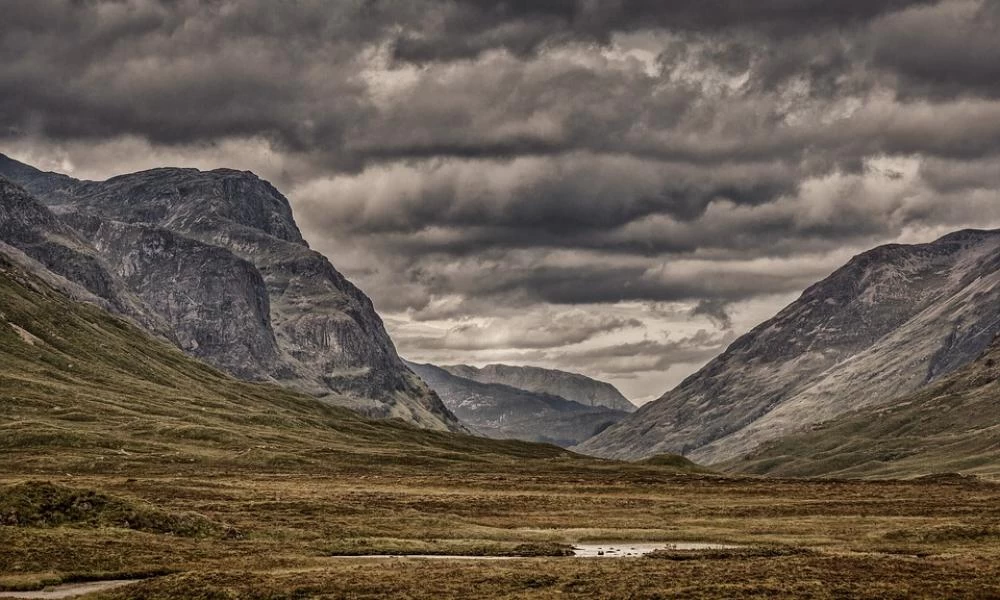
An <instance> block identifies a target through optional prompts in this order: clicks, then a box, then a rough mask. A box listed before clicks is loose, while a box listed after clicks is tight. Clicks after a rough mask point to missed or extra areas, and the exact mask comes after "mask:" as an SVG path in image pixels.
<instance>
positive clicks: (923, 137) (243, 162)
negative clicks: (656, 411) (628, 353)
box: [0, 0, 1000, 367]
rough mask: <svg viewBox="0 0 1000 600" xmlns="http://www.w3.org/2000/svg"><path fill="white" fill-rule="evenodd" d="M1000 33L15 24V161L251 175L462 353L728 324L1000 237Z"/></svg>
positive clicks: (200, 16) (394, 18) (344, 23)
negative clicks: (663, 323)
mask: <svg viewBox="0 0 1000 600" xmlns="http://www.w3.org/2000/svg"><path fill="white" fill-rule="evenodd" d="M998 23H1000V7H998V5H997V3H996V2H989V1H986V0H938V1H930V0H928V1H922V0H912V1H910V0H842V1H839V2H830V1H828V0H801V1H797V2H790V1H788V0H758V1H755V2H747V1H745V0H712V1H710V2H705V1H704V0H656V1H654V0H615V1H613V2H595V1H593V0H549V1H534V2H529V1H526V0H508V1H505V2H493V1H486V0H447V1H439V0H344V1H338V2H329V1H325V0H293V1H289V2H280V3H276V2H271V1H265V0H247V1H241V2H235V1H231V0H217V1H212V2H202V1H198V0H89V1H85V2H84V1H81V2H65V1H63V0H10V1H8V2H6V3H4V6H3V18H2V20H0V136H2V138H3V142H4V143H5V144H8V143H9V144H11V145H13V146H14V147H15V149H16V148H17V147H19V148H22V149H24V148H28V149H30V150H31V153H32V154H35V155H39V156H41V155H44V154H45V153H46V151H50V152H52V153H58V154H59V155H65V157H66V162H68V163H76V164H78V165H80V166H81V168H83V169H85V170H86V169H91V170H100V171H105V172H112V173H113V172H115V168H114V167H115V166H116V165H117V164H119V163H118V161H121V162H122V164H128V165H132V164H134V163H135V162H136V159H135V157H134V155H135V154H136V152H135V149H136V148H137V147H138V146H141V148H140V149H141V151H142V152H144V153H147V154H148V157H147V158H146V159H145V160H146V161H147V162H148V163H149V164H148V165H147V166H154V165H155V164H156V158H157V157H159V158H162V159H163V160H164V161H169V162H175V161H176V162H185V163H188V164H189V163H191V162H197V164H198V165H199V166H202V165H205V164H209V163H212V158H210V157H212V156H215V157H216V159H219V158H218V157H225V160H226V161H228V162H229V163H230V164H224V165H223V164H211V166H213V167H214V166H230V167H235V168H254V169H255V170H257V171H258V172H262V173H263V174H266V175H268V176H269V177H271V178H273V179H276V182H277V183H279V185H280V186H281V187H282V189H283V190H289V195H290V196H291V197H292V200H293V202H294V204H295V209H296V214H297V217H298V219H299V221H300V224H301V225H302V226H303V228H304V229H307V230H308V231H309V232H310V241H311V242H313V243H314V244H315V245H316V246H317V247H319V248H321V249H323V250H324V251H326V252H327V253H328V254H329V255H330V256H331V259H332V260H333V261H334V262H335V264H337V265H338V267H339V268H341V269H342V270H343V271H344V272H345V273H347V274H348V275H350V276H351V277H352V278H354V279H355V280H357V281H358V282H359V283H360V284H361V285H362V286H363V288H364V289H365V290H366V291H368V292H369V293H370V294H371V295H372V296H373V299H374V301H375V302H376V304H377V306H379V308H380V309H383V310H388V311H390V312H398V313H408V314H410V315H411V316H412V318H413V319H415V320H416V321H418V322H423V323H426V322H428V321H433V320H446V321H449V322H451V324H452V325H454V326H459V327H458V328H457V329H456V330H455V333H454V334H453V335H452V338H451V340H449V341H448V342H447V343H448V344H450V345H455V344H457V345H458V346H461V345H463V344H464V347H466V348H473V347H475V346H476V344H475V343H472V342H470V341H469V340H471V339H473V338H474V337H475V336H477V335H479V336H480V337H482V335H485V334H486V333H489V332H487V331H485V330H478V329H476V327H477V326H478V327H482V324H481V323H479V322H478V321H477V323H479V325H476V326H471V328H468V327H467V328H466V329H461V327H466V326H467V325H468V322H466V321H462V319H463V318H465V317H476V316H477V315H479V316H483V315H493V314H498V313H503V312H504V311H505V310H511V309H512V308H516V309H517V310H521V311H524V312H525V313H531V314H534V315H538V314H549V313H547V312H546V311H547V307H548V306H549V305H558V306H560V307H562V308H565V306H566V305H576V306H581V305H589V306H606V305H610V304H614V303H622V302H625V303H628V302H636V303H650V302H685V303H689V306H688V307H687V308H686V309H685V310H686V311H687V310H690V306H695V307H696V308H695V309H694V312H695V313H696V314H697V315H703V316H714V318H716V319H719V324H720V325H723V326H725V323H726V322H725V319H724V318H723V317H724V316H725V314H726V312H725V310H724V307H725V306H726V304H727V303H730V302H739V301H742V300H747V299H750V298H755V297H759V296H761V295H766V294H774V293H777V292H792V291H795V290H798V289H801V288H802V287H804V286H805V285H807V284H809V283H811V282H813V281H814V280H816V279H818V278H820V277H822V276H824V275H825V274H827V273H828V272H829V271H830V270H832V269H833V268H834V267H836V266H837V263H838V261H840V260H841V258H842V255H843V254H844V253H845V252H849V251H853V250H855V249H857V250H860V249H863V248H865V247H869V246H871V245H874V244H877V243H880V242H884V241H890V240H894V239H897V238H899V237H901V236H907V235H909V236H916V235H919V232H921V231H930V230H935V231H936V230H937V229H939V228H942V227H953V226H954V227H957V226H963V225H969V224H978V225H981V226H985V225H987V224H990V223H993V222H994V220H995V219H997V218H1000V214H998V209H997V208H996V207H997V206H998V204H1000V203H998V202H997V195H996V194H997V189H998V187H1000V177H998V176H997V170H996V164H997V162H996V161H997V157H1000V87H998V84H997V82H998V81H1000V77H998V75H1000V73H998V71H997V68H998V67H997V65H998V64H1000V46H998V42H997V40H998V39H1000V36H997V35H996V33H997V30H998ZM261 149H263V150H261ZM164 157H165V158H164ZM97 163H103V166H102V165H101V164H97ZM123 168H124V167H123ZM914 232H918V233H914ZM686 318H688V317H679V318H678V320H683V319H686ZM627 321H628V319H626V321H625V322H623V324H616V323H614V322H613V321H608V322H596V321H585V322H584V323H583V324H582V325H581V327H582V328H571V327H568V326H567V327H566V328H565V329H560V328H559V327H555V326H554V325H553V326H552V327H548V328H547V327H546V326H545V325H546V324H545V323H542V322H538V323H536V324H535V327H536V328H537V329H538V331H539V339H541V338H542V337H544V336H548V337H547V338H546V339H545V340H544V343H543V342H542V341H539V342H537V343H538V344H542V345H544V344H554V345H558V344H565V343H569V342H570V341H571V340H574V339H581V338H580V336H581V335H583V336H584V338H583V339H591V340H593V339H594V338H587V337H586V336H587V335H593V336H601V335H606V333H607V331H606V330H604V331H605V333H600V331H602V330H601V327H611V326H619V325H620V326H621V327H631V325H628V324H627ZM588 324H589V325H588ZM589 326H593V327H596V328H597V329H594V330H590V329H587V327H589ZM613 331H616V332H618V333H620V332H621V331H622V330H621V329H613ZM504 335H507V334H504ZM453 343H454V344H453ZM490 343H493V344H496V345H497V346H505V345H511V344H515V345H516V344H525V343H528V342H527V341H526V340H522V339H514V338H512V337H508V338H502V337H501V338H497V339H494V340H493V341H492V342H490ZM479 345H480V346H481V345H482V344H479ZM458 346H456V348H457V347H458ZM705 347H708V345H706V346H705ZM633 349H634V350H637V351H643V352H644V351H645V350H644V349H640V348H633ZM534 350H537V351H544V350H545V348H542V347H541V346H539V347H537V348H534ZM646 350H649V351H650V354H642V356H644V357H645V358H643V360H644V361H646V362H645V363H644V364H653V365H660V366H662V364H665V363H656V362H655V361H654V360H653V359H652V358H650V357H651V356H653V354H652V352H653V350H654V348H652V347H649V348H646ZM660 350H664V351H663V352H662V353H661V355H662V356H667V355H670V352H668V351H666V350H667V349H666V348H661V349H660ZM441 351H442V352H446V351H452V350H451V346H449V347H447V348H445V347H444V346H442V348H441ZM470 351H474V350H470ZM674 356H675V358H676V355H674ZM547 360H554V358H552V357H549V358H548V359H547ZM567 360H579V361H584V360H590V359H588V358H587V357H577V358H569V359H567ZM594 360H596V358H595V359H594ZM615 360H616V361H622V362H621V364H624V361H626V360H627V357H619V358H616V359H615ZM588 364H590V363H588ZM594 365H595V367H596V363H594Z"/></svg>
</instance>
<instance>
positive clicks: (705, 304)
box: [691, 298, 733, 329]
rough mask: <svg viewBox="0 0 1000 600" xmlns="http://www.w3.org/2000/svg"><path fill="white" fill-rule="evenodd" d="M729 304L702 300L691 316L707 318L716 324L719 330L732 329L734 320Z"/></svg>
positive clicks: (715, 300)
mask: <svg viewBox="0 0 1000 600" xmlns="http://www.w3.org/2000/svg"><path fill="white" fill-rule="evenodd" d="M728 307H729V303H728V302H725V301H723V300H718V299H714V298H713V299H709V298H706V299H703V300H700V301H699V302H698V304H697V306H695V307H694V308H693V309H692V310H691V316H692V317H697V316H705V317H708V318H709V319H710V320H711V321H712V322H713V323H715V324H716V325H717V326H718V327H719V329H732V327H733V318H732V317H731V316H729V310H728Z"/></svg>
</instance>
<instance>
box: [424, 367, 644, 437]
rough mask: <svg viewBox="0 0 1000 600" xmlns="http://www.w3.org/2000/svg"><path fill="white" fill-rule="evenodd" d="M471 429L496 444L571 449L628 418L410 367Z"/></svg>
mask: <svg viewBox="0 0 1000 600" xmlns="http://www.w3.org/2000/svg"><path fill="white" fill-rule="evenodd" d="M408 364H409V366H410V368H411V369H413V371H414V372H416V373H417V375H419V376H420V377H421V378H422V379H423V380H424V381H426V382H427V384H428V385H430V386H431V388H432V389H434V391H436V392H437V393H438V395H439V396H441V399H442V400H444V403H445V405H447V407H448V408H449V409H451V411H452V412H453V413H455V415H456V416H458V418H459V419H460V420H461V421H462V422H463V423H465V424H466V425H467V426H468V427H469V428H470V429H472V430H473V431H475V432H476V433H479V434H481V435H484V436H486V437H491V438H495V439H517V440H524V441H529V442H546V443H551V444H556V445H558V446H572V445H574V444H578V443H580V442H582V441H583V440H585V439H587V438H589V437H591V436H592V435H594V434H595V433H597V432H598V431H600V430H602V429H604V428H606V427H608V426H609V425H611V424H612V423H616V422H618V421H620V420H621V419H623V418H624V417H625V415H626V414H627V413H625V412H624V411H620V410H615V409H611V408H607V407H605V406H587V405H584V404H580V403H579V402H572V401H570V400H566V399H565V398H562V397H560V396H554V395H551V394H544V393H539V392H531V391H528V390H522V389H518V388H515V387H511V386H508V385H501V384H497V383H480V382H478V381H473V380H471V379H466V378H464V377H459V376H457V375H453V374H452V373H451V372H449V370H446V369H444V368H441V367H436V366H434V365H422V364H416V363H408Z"/></svg>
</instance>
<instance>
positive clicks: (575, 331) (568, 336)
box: [420, 315, 642, 351]
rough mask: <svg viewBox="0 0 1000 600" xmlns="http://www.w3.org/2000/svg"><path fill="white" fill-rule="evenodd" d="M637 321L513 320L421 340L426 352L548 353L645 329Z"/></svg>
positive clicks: (575, 317)
mask: <svg viewBox="0 0 1000 600" xmlns="http://www.w3.org/2000/svg"><path fill="white" fill-rule="evenodd" d="M641 326H642V322H641V321H638V320H636V319H622V318H607V317H586V316H582V315H564V316H561V317H556V318H545V319H533V318H531V317H529V318H527V319H525V318H509V319H504V320H501V321H500V322H492V323H486V324H481V323H463V324H460V325H457V326H455V327H452V328H451V329H450V330H449V331H448V332H447V333H446V334H445V335H443V336H440V337H426V338H423V339H421V340H420V341H421V343H420V347H421V349H423V350H452V351H474V350H497V349H504V348H513V349H529V350H530V349H544V348H554V347H562V346H567V345H573V344H579V343H581V342H585V341H587V340H590V339H592V338H594V337H595V336H597V335H600V334H605V333H610V332H614V331H619V330H622V329H627V328H630V327H641Z"/></svg>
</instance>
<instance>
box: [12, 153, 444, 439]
mask: <svg viewBox="0 0 1000 600" xmlns="http://www.w3.org/2000/svg"><path fill="white" fill-rule="evenodd" d="M0 175H2V176H5V177H8V178H10V179H12V180H13V181H15V182H16V183H18V184H20V185H22V186H24V188H25V189H26V190H28V191H30V192H33V193H34V194H35V195H36V197H37V199H38V200H40V201H41V202H42V203H44V204H45V205H46V206H47V210H46V211H44V214H47V215H48V216H46V217H45V218H46V219H51V220H53V222H54V223H55V224H54V225H51V227H49V229H52V228H56V229H58V228H61V229H59V230H58V232H62V233H59V235H55V234H50V233H45V234H40V235H41V238H40V239H43V240H50V239H56V238H57V237H60V236H61V238H65V239H71V240H72V243H70V246H72V247H73V248H76V247H77V246H80V248H82V249H79V248H77V250H78V252H77V255H80V256H85V257H90V258H93V259H94V260H95V261H96V263H99V264H100V266H101V269H103V271H101V269H96V270H95V271H94V272H95V273H102V272H106V273H109V274H110V276H111V283H108V284H107V285H105V286H104V287H108V286H110V285H121V286H123V287H124V290H125V291H126V292H127V294H128V295H129V296H130V297H131V298H133V299H135V301H136V302H135V303H134V304H136V306H137V307H139V308H137V310H138V311H139V312H141V313H148V314H149V315H150V317H149V319H147V322H148V321H150V320H155V321H156V322H158V323H162V324H164V326H165V328H166V330H167V332H166V335H167V336H168V337H169V338H170V339H172V340H173V341H175V342H176V343H177V344H178V345H179V346H180V348H181V349H182V350H184V351H185V352H187V353H189V354H190V355H192V356H195V357H197V358H200V359H203V360H205V361H207V362H209V363H210V364H212V365H213V366H216V367H218V368H220V369H222V370H224V371H226V372H228V373H230V374H232V375H235V376H237V377H240V378H242V379H246V380H253V381H274V382H278V383H282V384H285V385H289V386H292V387H294V388H296V389H298V390H301V391H303V392H307V393H309V394H312V395H314V396H317V397H320V398H323V399H325V400H327V401H330V402H334V403H337V404H346V405H348V406H349V407H351V408H354V409H356V410H359V411H361V412H362V413H364V414H366V415H369V416H374V417H397V418H401V419H403V420H405V421H408V422H411V423H415V424H418V425H420V426H423V427H429V428H435V429H457V428H459V427H460V426H459V425H458V421H457V419H456V418H455V417H454V415H452V414H451V413H450V411H448V410H447V408H445V406H444V404H443V403H442V402H441V400H440V399H439V398H438V397H437V396H436V395H435V394H434V393H433V391H431V390H430V389H429V388H427V386H426V385H425V384H424V383H423V382H422V381H420V379H419V378H418V377H416V376H415V375H414V374H413V373H412V372H411V371H410V370H409V369H407V367H406V366H405V365H404V364H403V362H402V360H401V359H400V358H399V356H398V355H397V354H396V350H395V347H394V346H393V344H392V341H391V340H390V339H389V336H388V334H387V333H386V331H385V329H384V326H383V324H382V321H381V319H380V318H379V316H378V315H377V314H376V312H375V310H374V307H373V306H372V303H371V301H370V300H369V299H368V297H367V296H365V295H364V294H363V293H362V292H361V291H360V290H358V288H356V287H355V286H354V285H353V284H351V283H350V282H349V281H348V280H347V279H346V278H344V277H343V276H342V275H341V274H340V273H339V272H337V270H336V269H335V268H334V267H333V265H331V264H330V262H329V261H328V260H327V259H326V258H325V257H323V256H322V255H321V254H319V253H317V252H314V251H313V250H311V249H309V246H308V245H307V244H306V242H305V240H303V239H302V236H301V234H300V233H299V229H298V227H297V225H296V224H295V220H294V218H293V216H292V212H291V207H290V205H289V203H288V201H287V199H285V197H284V196H282V195H281V194H280V193H279V192H278V191H277V190H276V189H275V188H274V187H273V186H271V185H270V184H269V183H267V182H265V181H263V180H261V179H259V178H257V177H256V176H255V175H253V174H252V173H248V172H240V171H232V170H227V169H220V170H216V171H210V172H203V171H198V170H196V169H154V170H151V171H144V172H141V173H133V174H130V175H123V176H119V177H114V178H112V179H109V180H107V181H103V182H93V181H78V180H75V179H72V178H69V177H67V176H65V175H59V174H53V173H43V172H41V171H38V170H37V169H33V168H31V167H29V166H27V165H23V164H21V163H18V162H17V161H13V160H11V159H9V158H7V157H2V155H0ZM21 193H22V195H24V194H23V191H22V192H21ZM8 197H9V198H14V196H12V195H8V196H6V197H5V198H8ZM5 202H8V200H5ZM9 202H12V201H9ZM35 204H36V205H38V203H35ZM11 206H12V207H13V206H14V205H13V204H11ZM38 206H40V205H38ZM42 208H45V207H42ZM12 210H13V211H14V212H18V210H17V209H16V208H12ZM36 212H37V211H36ZM40 214H43V213H40ZM43 220H44V219H43ZM46 227H48V226H46ZM43 229H44V227H42V226H41V225H40V226H39V231H42V230H43ZM56 229H52V231H56ZM58 232H57V233H58ZM6 238H9V239H6ZM6 238H0V242H6V243H8V244H11V245H15V246H17V247H19V248H24V247H27V248H28V250H25V252H26V253H28V254H29V255H30V256H33V257H34V258H36V260H41V259H44V260H41V262H43V263H44V264H45V265H46V266H47V267H48V268H49V269H51V270H52V271H54V272H56V273H60V274H63V273H64V272H66V271H71V272H72V273H71V275H73V276H72V277H70V279H73V280H74V281H77V282H78V283H80V284H81V285H83V286H84V287H86V288H87V289H90V290H92V291H94V293H95V294H97V295H98V296H101V297H106V298H107V299H108V301H109V302H111V304H112V305H113V306H112V308H115V309H118V310H117V312H120V313H121V314H126V315H128V314H130V311H131V310H132V309H131V308H130V307H128V306H124V305H122V302H121V301H118V300H117V296H116V295H114V294H112V295H109V294H106V293H103V292H102V290H99V289H98V290H95V289H92V288H95V285H93V284H91V282H88V281H85V280H86V277H85V276H83V275H79V274H77V271H79V270H80V269H79V268H78V267H77V266H75V264H76V263H77V262H79V260H78V259H77V255H73V256H70V255H66V257H60V256H57V255H56V254H54V253H53V251H51V250H47V251H44V252H41V251H34V250H32V248H33V247H32V246H30V244H26V243H21V242H19V241H18V240H17V239H15V237H14V236H12V235H8V236H6ZM61 238H60V239H61ZM82 240H86V243H83V242H82ZM15 242H17V243H15ZM38 243H41V242H38ZM38 243H36V246H37V244H38ZM81 244H82V246H81ZM64 245H65V244H64ZM38 257H41V259H39V258H38ZM71 262H72V263H73V265H69V263H71ZM94 277H98V276H97V275H94ZM98 287H100V286H98ZM118 295H121V294H118ZM112 296H114V297H112ZM140 322H142V321H140ZM144 324H146V323H144Z"/></svg>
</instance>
